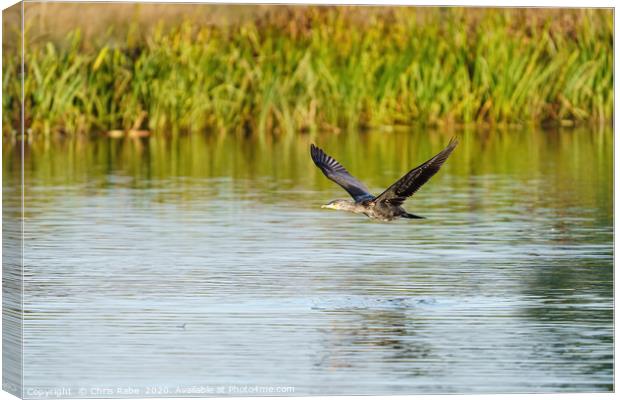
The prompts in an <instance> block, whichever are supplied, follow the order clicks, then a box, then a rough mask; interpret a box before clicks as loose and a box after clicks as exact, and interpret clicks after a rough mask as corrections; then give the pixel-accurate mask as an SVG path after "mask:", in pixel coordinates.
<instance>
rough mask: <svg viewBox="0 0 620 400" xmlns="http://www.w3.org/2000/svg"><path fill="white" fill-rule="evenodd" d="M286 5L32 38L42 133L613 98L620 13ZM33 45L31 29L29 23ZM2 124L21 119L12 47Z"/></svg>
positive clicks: (549, 106) (576, 117)
mask: <svg viewBox="0 0 620 400" xmlns="http://www.w3.org/2000/svg"><path fill="white" fill-rule="evenodd" d="M359 10H360V9H359V8H353V7H341V8H324V7H305V8H277V11H276V12H272V13H267V14H265V15H262V16H261V17H260V18H256V19H254V20H251V21H244V22H242V23H239V24H232V25H230V24H229V25H225V26H224V25H222V26H218V25H209V26H205V25H199V24H196V23H192V22H185V23H181V24H179V25H177V26H175V27H165V26H164V25H163V23H162V24H158V25H156V26H155V27H154V28H153V29H152V30H150V31H149V33H148V34H143V33H141V32H139V31H138V29H129V31H128V33H127V35H126V37H125V38H124V40H123V41H121V42H119V41H113V40H107V41H103V42H102V43H101V44H98V45H96V46H93V44H92V42H89V43H88V46H87V45H86V43H85V41H84V39H83V38H82V37H81V35H80V32H79V31H74V32H72V33H71V34H70V35H69V36H67V37H66V38H65V40H62V41H60V42H57V43H54V42H52V41H48V42H41V41H38V42H37V43H34V44H32V45H28V46H27V48H26V49H27V50H26V53H27V54H26V75H25V93H26V98H25V106H26V108H25V110H26V125H27V127H28V128H29V129H30V132H31V134H32V135H41V134H42V135H48V134H52V133H55V132H64V133H67V134H79V133H89V132H95V131H107V130H111V129H148V130H150V131H152V132H155V133H156V134H179V133H182V132H202V131H216V132H236V133H243V134H261V135H262V134H265V133H273V132H275V133H295V132H300V131H307V130H312V131H314V130H339V129H345V128H363V127H373V126H378V125H398V124H405V125H409V124H415V123H421V124H426V125H442V124H457V123H459V124H460V123H480V122H484V123H521V124H541V123H548V122H552V123H573V122H576V121H591V120H598V121H603V120H607V119H610V118H611V116H612V111H613V72H612V71H613V55H612V54H613V20H612V13H611V11H609V10H564V11H557V10H547V11H545V10H510V9H487V10H482V9H476V10H472V9H462V8H442V9H422V10H421V9H416V8H402V7H400V8H392V9H389V10H388V11H384V12H381V13H365V14H363V15H364V19H361V18H360V15H362V14H360V11H359ZM26 40H27V43H29V42H28V35H27V34H26ZM4 60H5V62H4V63H3V72H4V79H3V94H4V96H3V104H2V107H3V131H4V132H5V133H10V132H15V131H16V130H17V127H18V126H19V118H18V116H19V99H20V98H19V84H18V83H17V82H18V69H19V64H18V63H16V62H15V60H17V58H16V57H11V56H10V55H9V57H7V56H6V55H5V57H4Z"/></svg>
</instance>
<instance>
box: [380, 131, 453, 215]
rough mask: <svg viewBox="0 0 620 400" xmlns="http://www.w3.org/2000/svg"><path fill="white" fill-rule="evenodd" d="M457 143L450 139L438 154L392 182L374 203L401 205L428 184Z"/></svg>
mask: <svg viewBox="0 0 620 400" xmlns="http://www.w3.org/2000/svg"><path fill="white" fill-rule="evenodd" d="M458 143H459V142H458V140H457V139H456V138H452V139H451V140H450V143H449V144H448V146H447V147H446V148H445V149H443V150H442V151H441V152H440V153H439V154H437V155H436V156H435V157H433V158H431V159H430V160H428V161H427V162H425V163H424V164H422V165H420V166H418V167H415V168H414V169H412V170H411V171H409V172H407V174H405V176H403V177H402V178H400V179H399V180H397V181H396V182H394V184H392V186H390V187H389V188H387V189H386V190H385V191H384V192H383V193H381V194H380V195H379V196H377V197H376V199H375V201H376V202H377V203H379V202H386V203H390V204H392V205H398V206H399V205H401V204H403V203H404V201H405V200H406V199H407V197H409V196H411V195H413V194H414V193H415V192H417V191H418V189H420V188H421V187H422V185H424V184H425V183H426V182H428V180H429V179H431V177H432V176H433V175H435V174H436V173H437V171H439V168H441V166H442V165H443V163H444V162H446V160H447V159H448V157H449V156H450V154H451V153H452V151H453V150H454V148H455V147H456V145H457V144H458Z"/></svg>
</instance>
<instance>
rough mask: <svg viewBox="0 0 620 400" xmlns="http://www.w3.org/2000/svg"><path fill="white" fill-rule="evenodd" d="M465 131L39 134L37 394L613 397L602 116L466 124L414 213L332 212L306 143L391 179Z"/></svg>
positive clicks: (11, 184) (30, 301)
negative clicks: (499, 127) (536, 125)
mask: <svg viewBox="0 0 620 400" xmlns="http://www.w3.org/2000/svg"><path fill="white" fill-rule="evenodd" d="M451 135H452V134H447V133H436V132H432V133H427V132H424V131H421V130H420V131H412V132H398V131H394V132H371V133H362V134H340V135H317V136H314V137H313V136H303V135H300V136H298V137H290V138H288V137H282V138H279V139H268V140H267V139H265V140H258V139H256V140H254V139H242V138H235V137H217V136H213V137H200V136H193V137H190V138H180V139H175V140H172V139H170V140H163V139H150V140H148V139H147V140H141V141H135V140H115V139H97V140H95V139H90V140H86V139H82V140H64V141H63V140H60V141H39V142H34V143H32V144H27V145H26V148H25V176H26V196H25V204H26V213H25V225H24V234H25V239H26V241H25V247H24V250H25V256H24V263H25V268H24V276H25V283H24V287H25V294H24V308H25V319H24V327H23V329H24V330H23V333H24V341H25V348H24V353H23V360H24V385H25V390H26V393H25V394H26V396H27V397H46V396H48V395H49V393H52V392H45V390H50V389H55V390H56V391H59V390H65V392H64V393H63V395H64V396H65V397H72V396H81V397H110V396H120V395H121V394H122V395H125V396H127V395H129V396H132V395H133V396H150V397H153V396H181V395H195V396H205V395H215V394H220V395H222V394H227V395H246V394H251V395H257V394H259V395H260V394H271V395H274V394H278V395H281V394H288V395H306V394H420V393H485V392H556V391H566V392H578V391H597V392H598V391H610V390H613V325H612V319H613V247H612V240H613V226H612V218H613V213H612V207H613V168H612V166H613V134H612V131H611V129H609V128H604V129H601V128H598V127H596V128H591V129H585V128H583V129H575V130H562V131H545V132H542V131H530V130H521V131H520V130H516V131H507V132H501V131H480V132H475V131H466V132H459V135H460V137H461V143H460V145H459V147H457V149H456V150H455V152H454V154H453V155H452V156H451V158H450V159H448V161H447V163H446V165H445V166H444V168H443V169H442V170H441V171H440V172H439V173H438V174H437V175H436V176H435V177H434V178H433V179H432V180H431V181H430V182H429V183H428V184H427V185H426V186H424V187H423V188H422V189H421V190H420V191H419V192H418V193H417V194H416V195H415V196H414V197H413V198H411V199H410V200H409V201H408V202H407V203H406V208H407V209H408V210H409V211H410V212H412V213H415V214H419V215H423V216H425V217H427V219H424V220H399V221H395V222H392V223H381V222H373V221H370V220H367V219H365V218H364V217H362V216H359V215H354V214H348V213H343V212H338V211H332V210H325V209H321V208H320V205H321V204H324V203H326V202H328V201H330V200H332V199H335V198H346V197H347V195H346V193H345V192H344V191H343V190H342V189H340V188H339V187H338V186H336V185H335V184H334V183H332V182H331V181H328V180H327V179H326V178H325V177H324V176H323V175H322V174H321V172H320V171H319V170H318V169H316V168H315V167H314V165H313V163H312V161H311V159H310V157H309V151H308V147H309V144H310V143H311V142H314V143H316V144H318V145H319V146H321V147H323V148H324V149H325V150H326V151H327V152H328V153H329V154H331V155H333V156H334V157H335V158H336V159H338V160H339V161H341V162H342V163H343V164H344V165H345V167H347V169H348V170H349V171H351V172H352V173H353V174H354V175H356V176H357V177H358V178H360V179H361V180H363V181H364V182H365V183H367V185H368V186H369V187H370V188H371V189H372V190H373V191H374V192H376V193H380V192H381V191H382V190H383V189H384V188H385V187H387V186H388V185H389V184H391V183H392V182H393V181H394V180H396V179H397V178H399V177H400V176H401V175H403V174H404V173H405V172H406V171H407V170H408V169H410V168H412V167H414V166H416V165H418V164H420V163H421V162H422V161H425V160H426V159H428V158H430V157H431V156H432V155H434V154H435V153H437V152H438V151H440V150H441V149H442V148H443V147H444V146H445V145H446V144H447V143H448V141H449V139H450V136H451ZM19 146H20V144H19V143H11V142H5V143H4V145H3V152H4V158H3V160H4V161H3V163H4V168H3V178H4V180H3V182H4V187H3V195H4V212H5V227H7V226H8V225H7V224H6V220H7V218H10V217H12V216H15V215H16V214H15V213H16V212H17V209H18V208H17V207H18V205H19V192H18V191H16V190H15V185H17V182H18V180H17V178H18V171H19ZM6 229H8V228H6ZM5 234H6V235H9V234H10V232H5ZM123 390H124V391H125V392H122V391H123ZM269 390H272V391H271V392H269ZM132 391H135V392H132ZM46 393H47V394H46Z"/></svg>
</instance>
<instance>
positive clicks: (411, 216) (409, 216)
mask: <svg viewBox="0 0 620 400" xmlns="http://www.w3.org/2000/svg"><path fill="white" fill-rule="evenodd" d="M401 217H403V218H409V219H425V218H424V217H420V216H419V215H415V214H409V213H404V214H403V215H401Z"/></svg>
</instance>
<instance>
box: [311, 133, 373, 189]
mask: <svg viewBox="0 0 620 400" xmlns="http://www.w3.org/2000/svg"><path fill="white" fill-rule="evenodd" d="M310 155H311V156H312V161H314V163H315V164H316V166H317V167H319V169H320V170H321V171H323V173H324V174H325V176H326V177H328V178H329V179H331V180H332V181H334V182H336V183H337V184H339V185H340V186H342V188H343V189H344V190H346V191H347V192H348V193H349V194H350V195H351V197H353V198H354V199H355V201H363V200H369V199H372V198H374V196H373V195H372V194H370V191H369V190H368V188H367V187H366V186H365V185H364V184H363V183H362V182H360V181H358V180H357V179H356V178H354V177H353V176H352V175H351V174H350V173H349V172H348V171H347V170H346V169H345V168H344V167H343V166H342V165H341V164H340V163H339V162H338V161H336V160H335V159H334V158H333V157H330V156H328V155H327V154H326V153H325V152H324V151H323V150H321V149H320V148H318V147H316V146H315V145H313V144H311V145H310Z"/></svg>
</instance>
